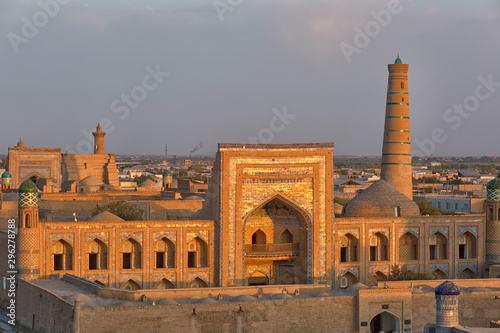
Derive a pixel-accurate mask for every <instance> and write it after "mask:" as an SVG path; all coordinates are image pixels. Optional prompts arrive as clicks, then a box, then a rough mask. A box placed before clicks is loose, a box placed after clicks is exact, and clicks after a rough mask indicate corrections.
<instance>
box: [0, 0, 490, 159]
mask: <svg viewBox="0 0 500 333" xmlns="http://www.w3.org/2000/svg"><path fill="white" fill-rule="evenodd" d="M0 22H2V23H1V24H0V36H2V41H1V42H0V56H1V58H2V60H3V61H2V62H0V73H2V76H3V78H4V80H2V82H1V83H0V89H1V91H2V103H1V104H0V114H1V116H2V124H3V126H2V130H1V131H0V155H6V154H7V150H8V147H13V146H15V145H16V143H17V141H18V140H19V137H22V139H23V141H24V142H25V144H26V145H27V146H29V147H61V149H62V152H63V153H66V152H78V153H85V152H88V153H92V151H91V150H89V144H90V148H92V144H93V138H92V134H91V132H92V131H94V130H95V128H96V126H97V123H101V125H102V126H103V130H104V131H107V132H108V134H107V135H106V137H105V143H106V152H107V153H116V154H121V155H162V154H164V151H165V144H168V154H169V156H173V155H185V156H188V155H189V153H190V152H192V151H193V150H194V152H193V154H196V155H198V154H200V155H213V154H215V152H216V150H217V143H219V142H235V143H237V142H255V141H256V142H260V143H297V142H335V155H375V156H377V155H380V154H381V152H382V137H381V133H382V131H383V126H384V115H385V103H386V101H385V98H386V87H387V64H390V63H393V62H394V60H395V59H396V56H397V54H398V52H399V54H400V57H401V59H402V61H403V62H404V63H407V64H409V65H410V67H409V72H408V78H409V84H408V86H409V100H410V117H411V134H412V138H411V139H412V150H413V153H417V152H419V153H421V154H423V155H431V154H432V155H434V156H440V155H441V156H500V148H499V147H498V145H497V144H496V142H498V140H499V139H500V132H499V131H498V129H497V128H498V124H499V123H500V112H499V108H500V57H499V54H500V44H499V43H498V36H499V35H500V3H498V2H497V1H494V0H489V1H479V2H468V1H454V2H450V1H430V0H429V1H428V0H426V1H418V2H417V1H404V0H402V1H400V2H397V1H392V0H391V1H372V2H370V3H362V4H359V3H348V2H343V1H324V2H319V3H315V4H311V3H303V2H299V1H290V2H286V3H285V2H283V3H276V2H274V3H268V2H264V1H238V2H236V1H233V2H228V1H225V0H220V1H219V0H217V1H194V2H189V3H188V4H186V3H185V2H183V1H169V2H168V3H165V2H163V1H158V0H157V1H143V2H141V4H140V5H136V4H133V3H129V2H125V3H124V2H121V1H108V2H106V3H101V2H98V1H95V0H92V1H86V2H84V3H76V2H68V1H67V0H44V1H41V2H40V3H38V2H31V3H24V2H23V3H19V2H18V1H13V0H8V1H3V2H2V3H1V4H0ZM91 139H92V140H91Z"/></svg>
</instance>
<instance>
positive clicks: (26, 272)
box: [17, 180, 40, 280]
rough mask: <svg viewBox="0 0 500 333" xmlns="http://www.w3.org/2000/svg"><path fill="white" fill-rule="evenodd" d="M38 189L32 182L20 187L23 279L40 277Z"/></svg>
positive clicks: (20, 266)
mask: <svg viewBox="0 0 500 333" xmlns="http://www.w3.org/2000/svg"><path fill="white" fill-rule="evenodd" d="M38 226H39V217H38V189H37V188H36V185H35V183H33V182H32V181H31V180H26V181H24V182H23V183H22V184H21V186H20V187H19V218H18V225H17V227H18V243H17V244H18V251H17V253H18V255H17V256H18V257H17V272H18V274H19V277H21V278H23V279H28V280H29V279H36V278H38V277H39V276H40V246H39V238H40V237H39V227H38Z"/></svg>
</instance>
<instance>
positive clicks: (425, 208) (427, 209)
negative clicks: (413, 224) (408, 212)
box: [417, 199, 444, 215]
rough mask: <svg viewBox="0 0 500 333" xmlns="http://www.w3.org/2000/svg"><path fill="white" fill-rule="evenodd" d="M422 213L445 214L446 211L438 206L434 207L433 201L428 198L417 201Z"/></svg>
mask: <svg viewBox="0 0 500 333" xmlns="http://www.w3.org/2000/svg"><path fill="white" fill-rule="evenodd" d="M417 205H418V208H419V209H420V214H421V215H444V212H443V211H442V210H441V209H439V208H436V207H432V205H431V202H430V201H429V200H426V199H422V200H419V201H417Z"/></svg>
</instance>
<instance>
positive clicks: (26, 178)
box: [19, 172, 46, 185]
mask: <svg viewBox="0 0 500 333" xmlns="http://www.w3.org/2000/svg"><path fill="white" fill-rule="evenodd" d="M33 177H35V180H36V181H38V180H39V179H41V178H46V177H44V176H42V175H40V174H39V173H38V172H32V173H30V174H29V175H27V176H24V177H23V179H22V180H20V181H19V185H21V184H22V183H23V182H24V181H26V180H28V179H30V180H32V178H33ZM32 181H33V180H32ZM36 181H34V182H33V183H35V184H36Z"/></svg>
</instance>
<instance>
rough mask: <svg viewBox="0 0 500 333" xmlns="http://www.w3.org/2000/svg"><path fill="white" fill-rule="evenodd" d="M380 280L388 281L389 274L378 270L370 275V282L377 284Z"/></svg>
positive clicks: (370, 283)
mask: <svg viewBox="0 0 500 333" xmlns="http://www.w3.org/2000/svg"><path fill="white" fill-rule="evenodd" d="M378 281H387V275H385V274H384V273H382V272H381V271H376V272H375V273H373V274H372V276H370V279H369V280H368V284H369V285H371V286H372V285H375V284H376V283H377V282H378Z"/></svg>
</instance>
